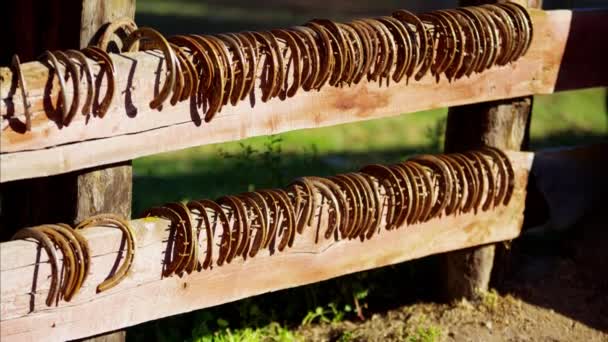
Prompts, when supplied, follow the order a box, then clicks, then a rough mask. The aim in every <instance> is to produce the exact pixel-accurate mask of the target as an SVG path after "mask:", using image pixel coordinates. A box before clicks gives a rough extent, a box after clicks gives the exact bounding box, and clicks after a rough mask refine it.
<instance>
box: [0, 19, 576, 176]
mask: <svg viewBox="0 0 608 342" xmlns="http://www.w3.org/2000/svg"><path fill="white" fill-rule="evenodd" d="M532 16H533V20H534V22H535V28H536V32H537V33H536V35H535V39H534V40H533V43H532V47H531V49H530V51H529V52H528V54H527V55H526V56H525V57H523V58H522V59H520V60H519V61H518V62H516V63H514V64H512V65H509V66H505V67H495V68H493V69H491V70H488V71H486V72H484V73H482V74H477V75H473V76H471V77H470V78H463V79H461V80H458V81H454V82H452V83H449V82H448V81H447V80H446V79H442V80H440V82H439V83H435V81H434V79H433V78H432V77H426V78H424V79H423V80H421V81H420V82H410V84H409V85H406V84H405V82H402V83H399V84H394V83H393V84H392V85H391V86H389V87H385V86H383V87H379V86H378V84H376V83H366V82H362V83H360V84H359V85H357V86H353V87H351V88H348V87H345V88H342V89H338V88H332V87H325V88H324V89H322V90H321V91H320V92H309V93H306V92H300V93H298V94H297V95H296V96H295V97H294V98H292V99H289V100H285V101H281V100H279V99H273V100H271V101H269V102H267V103H262V102H261V101H259V99H258V100H256V101H255V104H254V105H252V104H251V103H250V102H241V103H239V104H238V105H237V106H235V107H232V106H227V107H225V108H224V109H223V111H222V112H221V113H219V114H218V116H217V117H216V118H215V119H214V120H213V121H212V122H210V123H204V122H201V121H200V117H199V114H198V113H196V112H195V111H192V110H191V105H190V103H180V104H178V105H176V106H170V105H168V104H167V105H165V108H163V110H161V111H153V110H150V109H149V107H148V103H149V101H150V99H152V97H153V93H154V84H155V80H156V77H157V76H156V72H157V71H158V70H162V65H163V63H162V58H161V57H160V55H159V54H155V53H150V52H146V53H136V54H127V55H124V56H114V61H115V63H116V68H117V70H118V72H117V74H118V81H119V87H118V94H119V96H117V97H116V99H115V101H114V102H113V105H112V108H111V110H110V112H109V113H108V115H107V116H106V117H105V118H104V119H100V118H96V117H90V118H88V119H87V118H85V117H84V116H79V117H77V118H76V120H75V121H74V122H72V123H71V124H70V125H69V126H68V127H64V128H61V129H60V128H59V127H58V126H57V124H56V123H55V122H54V121H53V120H49V117H48V116H50V117H51V118H53V114H52V108H54V107H53V106H54V101H55V100H56V97H57V96H56V94H57V91H58V86H57V85H54V86H53V87H52V89H51V92H50V93H51V96H50V97H44V96H43V95H44V91H43V89H44V87H42V85H46V84H47V81H48V79H47V77H48V69H47V68H46V67H43V66H42V65H41V64H38V63H29V64H26V65H24V72H25V73H26V74H27V75H28V77H31V78H32V80H38V81H37V82H38V86H36V85H35V84H36V82H34V81H31V82H30V83H31V84H32V85H30V93H31V97H32V102H33V110H34V112H35V114H34V119H33V129H32V131H31V132H27V133H18V132H16V131H14V130H12V129H11V128H10V127H8V126H7V125H8V121H7V119H6V118H7V116H8V113H7V111H8V110H9V109H10V115H12V116H13V118H14V119H13V121H14V120H21V119H22V117H21V115H22V114H21V113H22V107H23V106H22V104H21V100H20V98H19V94H16V95H13V94H12V93H10V88H11V87H10V84H9V83H10V82H2V83H1V84H0V98H1V99H5V100H4V101H0V115H3V123H2V124H3V129H2V134H1V135H0V152H1V153H2V154H0V162H1V171H2V172H1V174H0V182H7V181H11V180H16V179H23V178H31V177H39V176H47V175H52V174H58V173H64V172H69V171H72V170H76V169H81V168H86V167H92V166H95V165H100V164H101V165H102V164H108V163H114V162H119V161H122V160H128V159H133V158H136V157H141V156H145V155H150V154H154V153H159V152H165V151H172V150H177V149H182V148H186V147H192V146H198V145H203V144H212V143H218V142H224V141H230V140H237V139H243V138H246V137H252V136H258V135H266V134H274V133H280V132H285V131H290V130H295V129H303V128H313V127H323V126H329V125H335V124H340V123H347V122H355V121H360V120H369V119H374V118H381V117H387V116H393V115H398V114H402V113H409V112H415V111H420V110H425V109H431V108H442V107H446V106H455V105H462V104H467V103H476V102H483V101H490V100H497V99H502V98H513V97H518V96H524V95H530V94H539V93H551V92H553V90H554V84H555V80H556V78H557V73H558V70H559V65H560V61H561V58H562V54H563V48H564V45H565V42H566V39H567V36H568V31H569V23H570V17H571V12H570V11H546V12H544V11H533V12H532ZM161 74H162V72H161ZM0 77H2V78H3V79H4V80H10V79H11V74H10V71H9V70H8V69H6V68H0ZM161 80H162V77H161ZM53 81H54V82H56V80H53ZM104 82H105V80H104ZM51 84H54V83H53V82H51ZM103 87H104V85H103V83H102V88H103ZM68 88H69V85H68ZM9 94H10V96H9ZM12 96H14V98H13V97H12ZM47 111H49V113H50V114H47ZM15 113H16V114H15Z"/></svg>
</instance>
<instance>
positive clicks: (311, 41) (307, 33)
mask: <svg viewBox="0 0 608 342" xmlns="http://www.w3.org/2000/svg"><path fill="white" fill-rule="evenodd" d="M290 30H292V31H293V32H295V33H296V35H297V36H298V37H300V38H301V39H302V43H303V44H304V45H305V46H306V51H307V52H308V57H309V58H308V59H307V60H308V63H309V66H310V70H311V71H310V72H309V73H308V74H309V76H308V77H307V78H306V79H305V80H303V81H302V89H304V90H305V91H310V90H312V89H315V85H316V84H317V83H318V82H319V81H320V78H321V77H324V75H322V71H323V69H321V68H322V65H321V52H320V51H319V50H318V45H317V43H316V40H315V36H316V33H315V31H313V30H312V29H311V28H309V27H306V26H295V27H292V28H291V29H290Z"/></svg>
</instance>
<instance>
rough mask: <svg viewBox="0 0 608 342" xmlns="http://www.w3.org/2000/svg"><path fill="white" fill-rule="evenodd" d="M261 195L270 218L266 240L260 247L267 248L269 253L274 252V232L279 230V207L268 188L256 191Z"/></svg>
mask: <svg viewBox="0 0 608 342" xmlns="http://www.w3.org/2000/svg"><path fill="white" fill-rule="evenodd" d="M256 193H257V194H259V195H260V196H261V199H262V200H263V202H264V205H265V207H266V208H268V214H269V216H270V214H272V216H270V220H268V221H267V222H268V234H266V240H265V241H264V242H263V243H262V248H268V249H269V250H270V253H271V254H272V253H273V252H274V244H275V242H276V232H277V231H278V230H279V224H280V222H279V217H280V210H281V208H280V207H279V206H278V205H277V202H278V201H277V200H276V199H275V196H272V195H271V194H270V192H269V190H259V191H256Z"/></svg>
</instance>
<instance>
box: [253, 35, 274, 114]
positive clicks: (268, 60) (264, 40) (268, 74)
mask: <svg viewBox="0 0 608 342" xmlns="http://www.w3.org/2000/svg"><path fill="white" fill-rule="evenodd" d="M248 33H249V34H251V35H252V36H253V37H254V38H255V40H256V41H257V42H258V43H259V44H260V45H259V49H260V51H259V52H258V53H259V54H261V55H265V57H264V63H263V64H262V73H261V76H260V77H261V85H260V86H261V90H262V97H261V100H262V102H268V100H270V99H271V98H273V97H274V96H275V95H276V94H278V90H277V89H280V85H281V84H280V83H279V80H278V79H279V78H280V77H279V73H280V71H278V70H277V69H278V68H279V67H280V66H279V56H277V50H275V49H274V46H273V43H272V42H271V37H274V36H272V35H270V34H262V33H260V32H248ZM275 43H276V42H275ZM279 55H280V54H279ZM281 57H282V56H281Z"/></svg>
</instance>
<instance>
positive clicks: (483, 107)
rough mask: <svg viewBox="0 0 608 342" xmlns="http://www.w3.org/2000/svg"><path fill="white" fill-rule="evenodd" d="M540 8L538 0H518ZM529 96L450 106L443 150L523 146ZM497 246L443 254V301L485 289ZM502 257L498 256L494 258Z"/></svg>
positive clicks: (471, 0)
mask: <svg viewBox="0 0 608 342" xmlns="http://www.w3.org/2000/svg"><path fill="white" fill-rule="evenodd" d="M496 2H501V1H496V0H461V1H460V5H461V6H469V5H480V4H483V3H496ZM520 2H523V3H522V4H524V5H527V6H528V7H536V8H540V7H541V3H542V1H541V0H526V1H520ZM531 109H532V97H531V96H529V97H521V98H516V99H510V100H500V101H492V102H486V103H478V104H473V105H466V106H459V107H451V108H449V110H448V119H447V127H446V136H445V148H444V150H445V152H446V153H449V152H457V151H463V150H467V149H475V148H479V147H481V146H494V147H498V148H501V149H509V150H522V149H527V147H528V143H529V134H530V119H531ZM504 253H505V250H504V247H502V246H501V245H498V247H497V246H495V245H486V246H481V247H475V248H469V249H464V250H460V251H455V252H451V253H447V254H446V255H444V256H443V279H444V281H443V285H444V294H445V297H446V299H447V300H457V299H460V298H467V299H475V298H476V297H477V296H478V294H479V293H482V292H484V291H487V290H488V285H489V283H490V277H491V275H492V269H493V266H494V260H495V256H497V255H503V254H504ZM497 259H502V258H497Z"/></svg>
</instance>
